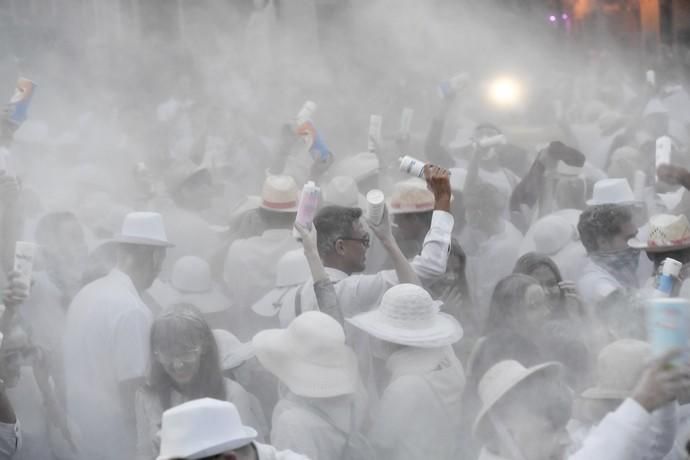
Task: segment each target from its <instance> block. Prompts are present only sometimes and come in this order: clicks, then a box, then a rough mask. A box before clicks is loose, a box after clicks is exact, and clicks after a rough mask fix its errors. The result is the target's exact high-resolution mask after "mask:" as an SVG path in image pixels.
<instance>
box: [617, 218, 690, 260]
mask: <svg viewBox="0 0 690 460" xmlns="http://www.w3.org/2000/svg"><path fill="white" fill-rule="evenodd" d="M628 246H630V247H631V248H635V249H643V250H645V251H647V252H667V251H674V250H677V249H685V248H690V223H688V218H687V217H685V215H684V214H681V215H679V216H673V215H671V214H657V215H656V216H652V217H651V218H650V219H649V237H648V238H647V241H641V240H639V239H637V238H632V239H630V240H628Z"/></svg>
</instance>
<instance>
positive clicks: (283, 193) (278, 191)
mask: <svg viewBox="0 0 690 460" xmlns="http://www.w3.org/2000/svg"><path fill="white" fill-rule="evenodd" d="M298 200H299V190H298V189H297V183H296V182H295V179H293V178H292V177H290V176H268V177H267V178H266V180H265V181H264V185H263V188H262V189H261V204H260V205H259V207H261V208H263V209H266V210H268V211H274V212H297V203H298Z"/></svg>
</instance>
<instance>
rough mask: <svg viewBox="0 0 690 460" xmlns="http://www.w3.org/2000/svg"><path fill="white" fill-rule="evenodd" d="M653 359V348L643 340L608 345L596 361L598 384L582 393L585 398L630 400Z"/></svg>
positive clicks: (619, 341)
mask: <svg viewBox="0 0 690 460" xmlns="http://www.w3.org/2000/svg"><path fill="white" fill-rule="evenodd" d="M651 357H652V347H651V345H649V344H648V343H647V342H642V341H641V340H633V339H623V340H617V341H616V342H613V343H612V344H609V345H607V346H606V347H605V348H604V349H603V350H601V352H600V353H599V357H598V358H597V385H596V386H595V387H592V388H590V389H588V390H586V391H585V392H584V393H582V397H583V398H586V399H621V400H622V399H625V398H628V397H629V396H630V394H631V393H632V391H633V389H634V387H635V385H636V384H637V381H638V380H639V378H640V375H642V372H643V371H644V367H645V365H646V363H647V361H648V360H649V359H650V358H651Z"/></svg>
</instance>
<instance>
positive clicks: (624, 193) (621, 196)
mask: <svg viewBox="0 0 690 460" xmlns="http://www.w3.org/2000/svg"><path fill="white" fill-rule="evenodd" d="M638 202H639V201H638V200H636V199H635V194H634V193H633V191H632V189H631V188H630V184H629V183H628V180H627V179H602V180H600V181H597V182H596V183H595V184H594V190H593V191H592V199H591V200H588V201H587V206H596V205H600V204H633V203H638Z"/></svg>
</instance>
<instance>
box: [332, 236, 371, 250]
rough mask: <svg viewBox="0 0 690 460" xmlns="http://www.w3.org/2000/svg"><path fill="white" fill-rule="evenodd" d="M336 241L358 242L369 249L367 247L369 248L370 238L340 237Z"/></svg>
mask: <svg viewBox="0 0 690 460" xmlns="http://www.w3.org/2000/svg"><path fill="white" fill-rule="evenodd" d="M338 239H339V240H343V241H359V242H360V243H362V246H364V247H365V248H369V246H371V238H370V237H369V235H364V236H363V237H362V238H350V237H345V236H341V237H340V238H338Z"/></svg>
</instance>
